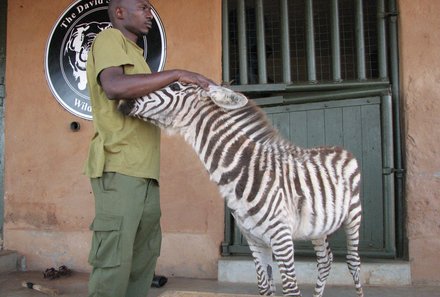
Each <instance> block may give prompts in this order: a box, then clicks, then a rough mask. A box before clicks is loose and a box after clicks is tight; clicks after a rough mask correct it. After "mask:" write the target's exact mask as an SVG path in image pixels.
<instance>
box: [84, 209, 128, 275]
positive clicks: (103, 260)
mask: <svg viewBox="0 0 440 297" xmlns="http://www.w3.org/2000/svg"><path fill="white" fill-rule="evenodd" d="M121 225H122V217H121V216H113V215H106V214H98V215H96V217H95V219H94V220H93V223H92V224H91V225H90V230H92V231H93V239H92V247H91V249H90V254H89V259H88V260H89V263H90V265H92V266H93V267H99V268H106V267H107V268H108V267H116V266H119V265H121Z"/></svg>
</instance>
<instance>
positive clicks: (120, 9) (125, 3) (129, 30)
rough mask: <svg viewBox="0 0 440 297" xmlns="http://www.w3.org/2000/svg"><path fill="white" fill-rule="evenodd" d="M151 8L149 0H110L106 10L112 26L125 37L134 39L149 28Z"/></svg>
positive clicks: (150, 24) (151, 17) (151, 19)
mask: <svg viewBox="0 0 440 297" xmlns="http://www.w3.org/2000/svg"><path fill="white" fill-rule="evenodd" d="M151 9H152V7H151V4H150V1H149V0H111V1H110V3H109V7H108V12H109V17H110V21H111V22H112V25H113V27H114V28H116V29H119V30H120V31H121V32H122V33H123V34H124V35H125V36H126V37H127V38H129V39H132V40H136V39H137V38H138V37H139V36H140V35H145V34H147V33H148V31H149V30H150V29H151V26H152V21H153V14H152V12H151Z"/></svg>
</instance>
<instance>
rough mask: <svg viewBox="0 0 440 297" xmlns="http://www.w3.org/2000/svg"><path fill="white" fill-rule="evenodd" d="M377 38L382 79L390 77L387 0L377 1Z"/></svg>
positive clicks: (380, 76)
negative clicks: (387, 49)
mask: <svg viewBox="0 0 440 297" xmlns="http://www.w3.org/2000/svg"><path fill="white" fill-rule="evenodd" d="M377 16H378V17H377V38H378V49H377V51H378V64H379V78H380V79H382V80H387V79H388V68H387V64H388V62H387V51H386V48H387V44H386V29H385V18H386V16H385V0H378V1H377Z"/></svg>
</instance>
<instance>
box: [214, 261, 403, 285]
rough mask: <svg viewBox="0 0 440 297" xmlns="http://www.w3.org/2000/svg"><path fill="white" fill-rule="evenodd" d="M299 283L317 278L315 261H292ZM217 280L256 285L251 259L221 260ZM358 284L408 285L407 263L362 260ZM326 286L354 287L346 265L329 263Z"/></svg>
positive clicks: (278, 279) (277, 280) (277, 279)
mask: <svg viewBox="0 0 440 297" xmlns="http://www.w3.org/2000/svg"><path fill="white" fill-rule="evenodd" d="M272 268H273V272H274V280H275V283H276V284H281V276H280V274H279V271H278V267H277V265H276V264H274V265H273V266H272ZM295 269H296V275H297V279H298V284H299V285H301V284H307V285H314V284H315V282H316V278H317V273H318V272H317V268H316V262H315V261H313V260H312V259H310V260H309V259H306V260H302V259H301V260H296V261H295ZM218 281H219V282H233V283H256V273H255V266H254V262H253V260H252V259H249V258H239V257H224V258H222V259H220V260H219V263H218ZM361 281H362V283H363V284H365V285H375V286H376V285H377V286H408V285H411V270H410V264H409V262H405V261H394V260H375V261H372V260H370V261H364V262H362V266H361ZM327 284H328V285H344V286H345V285H353V279H352V277H351V274H350V273H349V271H348V267H347V264H346V263H345V262H343V261H342V260H341V261H335V262H334V263H333V264H332V268H331V271H330V276H329V278H328V281H327Z"/></svg>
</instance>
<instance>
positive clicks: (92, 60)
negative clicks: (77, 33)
mask: <svg viewBox="0 0 440 297" xmlns="http://www.w3.org/2000/svg"><path fill="white" fill-rule="evenodd" d="M113 66H122V67H123V68H124V73H125V74H139V73H151V71H150V68H149V67H148V65H147V63H146V62H145V59H144V56H143V50H142V49H141V48H140V47H139V46H137V45H136V44H135V43H134V42H132V41H131V40H129V39H127V38H125V36H124V35H123V34H122V33H121V32H120V31H119V30H116V29H106V30H104V31H102V32H101V33H99V34H98V35H97V37H96V39H95V41H94V42H93V45H92V47H91V49H90V52H89V54H88V59H87V82H88V89H89V93H90V99H91V105H92V115H93V125H94V128H95V134H94V136H93V138H92V141H91V144H90V149H89V154H88V157H87V161H86V166H85V174H86V175H87V176H89V177H91V178H94V177H100V176H102V173H103V172H118V173H121V174H125V175H129V176H135V177H142V178H152V179H156V180H159V159H160V129H159V128H158V127H156V126H154V125H152V124H150V123H147V122H144V121H142V120H139V119H135V118H131V117H127V116H124V115H122V114H121V113H120V112H119V111H118V110H117V105H118V100H110V99H108V98H107V96H106V95H105V93H104V90H103V89H102V87H101V85H100V83H99V81H98V79H99V74H100V72H101V71H102V70H104V69H106V68H109V67H113Z"/></svg>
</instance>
